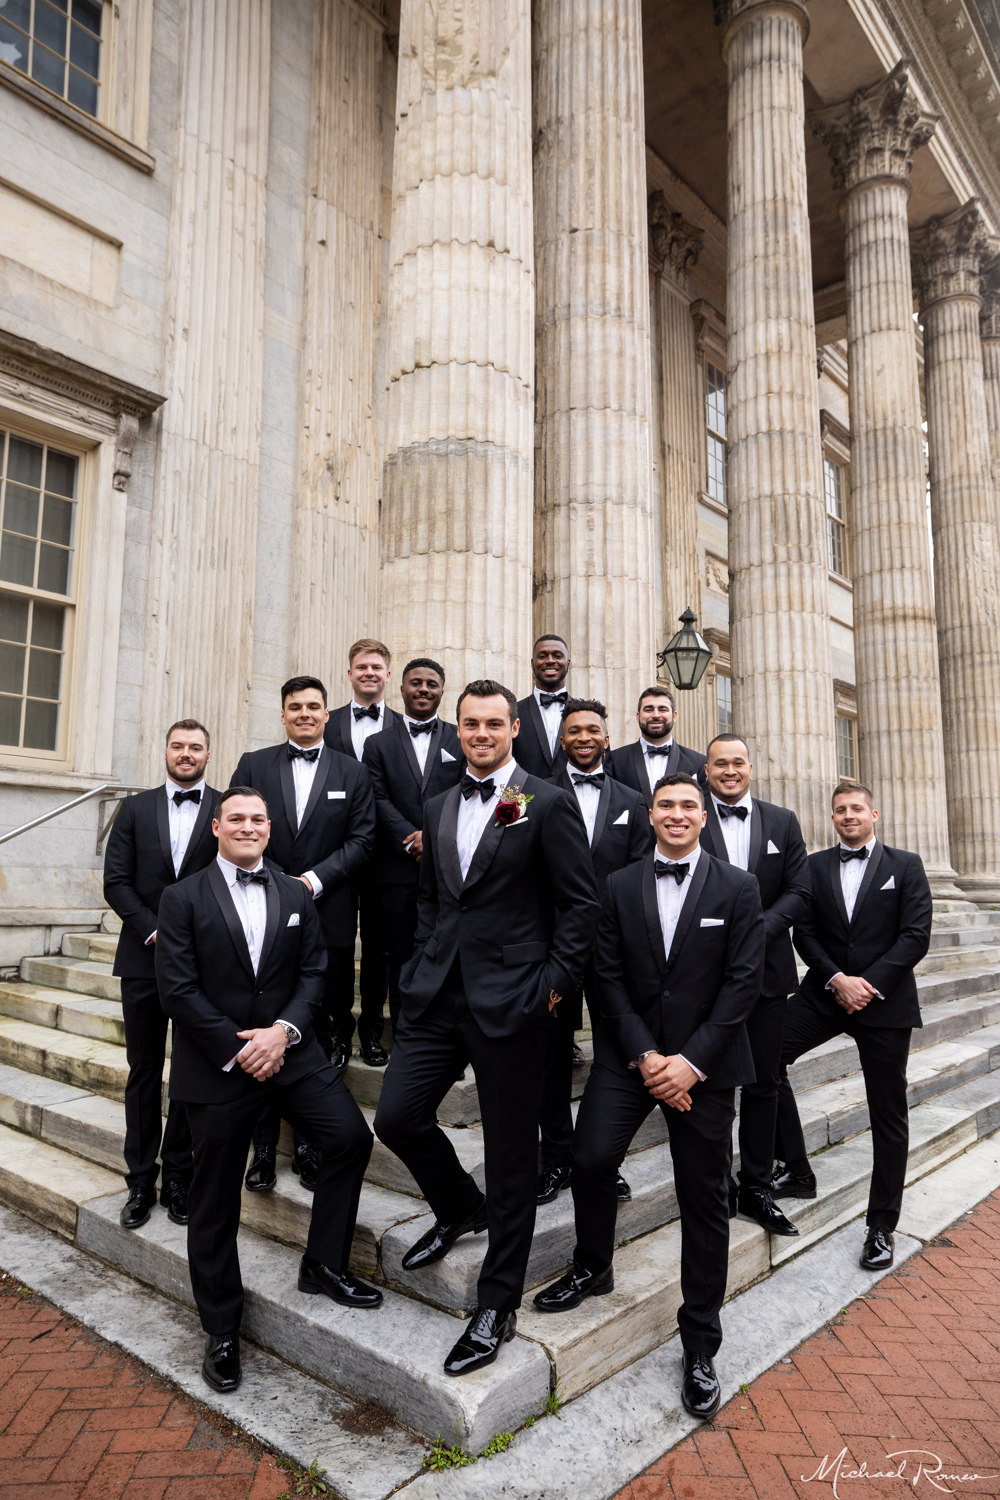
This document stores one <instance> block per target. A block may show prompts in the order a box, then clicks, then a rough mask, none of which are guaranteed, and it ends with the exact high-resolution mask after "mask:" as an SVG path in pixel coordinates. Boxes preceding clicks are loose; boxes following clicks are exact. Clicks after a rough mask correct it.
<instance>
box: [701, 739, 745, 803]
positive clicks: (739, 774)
mask: <svg viewBox="0 0 1000 1500" xmlns="http://www.w3.org/2000/svg"><path fill="white" fill-rule="evenodd" d="M705 767H706V774H707V776H708V785H709V787H710V789H711V791H712V794H713V795H714V796H715V797H717V798H718V800H719V801H720V802H729V803H733V802H739V801H740V800H741V798H743V797H745V796H746V794H747V792H748V791H749V790H750V776H751V773H752V771H753V766H752V765H751V764H750V752H749V750H748V749H747V747H746V745H745V744H744V743H743V741H742V740H716V741H715V742H714V744H712V745H711V746H710V747H709V751H708V760H707V761H706V762H705Z"/></svg>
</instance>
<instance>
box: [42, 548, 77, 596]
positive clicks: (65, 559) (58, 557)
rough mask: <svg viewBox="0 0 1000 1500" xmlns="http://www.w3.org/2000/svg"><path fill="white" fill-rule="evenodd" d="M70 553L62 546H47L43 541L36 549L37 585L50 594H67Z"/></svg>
mask: <svg viewBox="0 0 1000 1500" xmlns="http://www.w3.org/2000/svg"><path fill="white" fill-rule="evenodd" d="M72 555H73V554H72V553H71V552H67V551H66V549H65V548H64V547H48V546H46V544H45V543H44V542H43V543H42V545H41V546H40V547H39V549H38V587H39V588H40V589H46V590H47V591H48V593H50V594H68V593H69V560H70V558H71V557H72Z"/></svg>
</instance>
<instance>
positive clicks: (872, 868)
mask: <svg viewBox="0 0 1000 1500" xmlns="http://www.w3.org/2000/svg"><path fill="white" fill-rule="evenodd" d="M838 858H839V856H838ZM881 863H882V845H881V844H879V843H876V845H875V848H874V849H873V850H872V852H871V854H869V856H868V858H867V859H866V860H865V873H864V875H863V876H862V877H861V884H860V886H859V887H858V895H857V900H856V901H855V903H854V915H853V916H852V918H851V922H852V923H854V922H856V921H857V920H858V913H859V912H860V910H861V905H862V902H863V901H864V900H865V897H866V896H867V895H868V892H869V891H870V890H871V888H872V886H873V885H874V883H875V872H876V870H877V869H878V867H879V865H880V864H881ZM838 883H839V882H838Z"/></svg>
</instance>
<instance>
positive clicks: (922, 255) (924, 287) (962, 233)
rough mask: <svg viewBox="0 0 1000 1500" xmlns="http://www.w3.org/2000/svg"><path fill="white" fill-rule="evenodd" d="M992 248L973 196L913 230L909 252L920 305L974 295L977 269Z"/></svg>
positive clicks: (976, 290) (976, 295) (992, 250)
mask: <svg viewBox="0 0 1000 1500" xmlns="http://www.w3.org/2000/svg"><path fill="white" fill-rule="evenodd" d="M995 249H996V246H995V245H994V243H993V242H992V241H991V239H990V236H989V234H988V233H987V231H986V225H985V224H984V223H983V216H982V214H981V212H980V209H979V201H978V199H976V198H970V199H969V201H968V203H963V205H962V207H961V208H955V209H952V211H951V213H948V214H936V215H935V216H934V218H933V219H929V220H928V221H927V223H926V224H925V225H924V226H923V227H922V228H921V229H916V230H914V232H913V234H912V235H911V236H910V252H911V258H912V263H913V281H914V284H915V286H916V289H917V292H918V295H919V297H920V305H921V307H922V308H927V307H930V306H931V304H932V303H934V302H941V301H943V300H944V299H946V298H948V297H978V296H979V275H980V272H981V270H982V268H983V264H984V262H985V261H986V260H987V259H988V258H989V256H990V254H991V252H994V251H995Z"/></svg>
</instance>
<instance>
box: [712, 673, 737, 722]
mask: <svg viewBox="0 0 1000 1500" xmlns="http://www.w3.org/2000/svg"><path fill="white" fill-rule="evenodd" d="M732 729H733V680H732V678H731V677H723V675H722V673H721V672H717V673H716V674H715V732H716V734H731V733H732Z"/></svg>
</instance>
